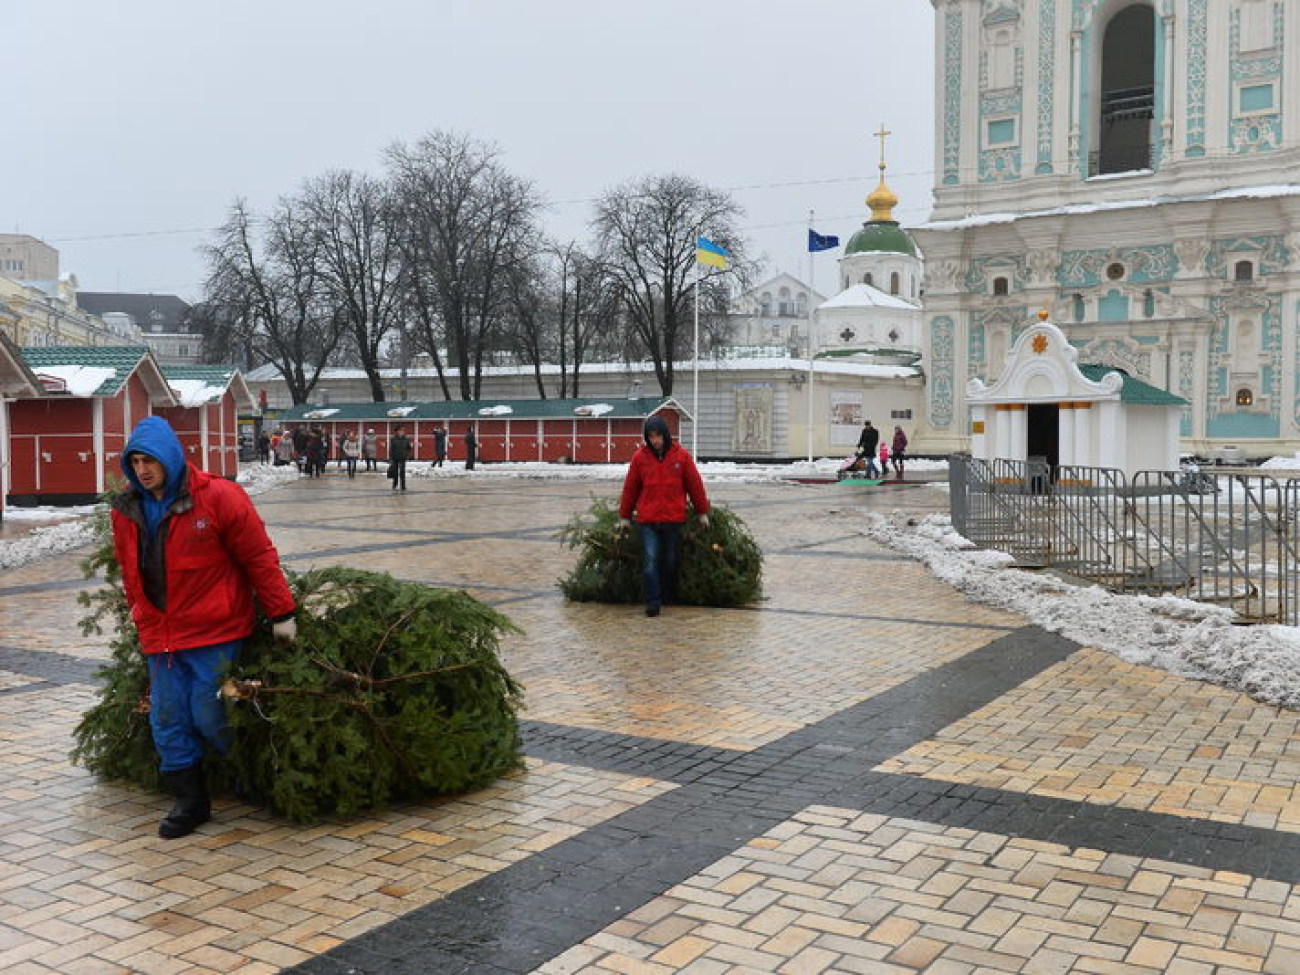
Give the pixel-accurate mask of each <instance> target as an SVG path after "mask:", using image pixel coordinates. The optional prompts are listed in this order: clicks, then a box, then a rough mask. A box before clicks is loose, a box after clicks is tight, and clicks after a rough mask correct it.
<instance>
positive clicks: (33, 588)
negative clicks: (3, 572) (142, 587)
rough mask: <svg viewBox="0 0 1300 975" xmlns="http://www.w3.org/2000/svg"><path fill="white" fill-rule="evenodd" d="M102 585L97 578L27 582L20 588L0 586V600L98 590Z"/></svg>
mask: <svg viewBox="0 0 1300 975" xmlns="http://www.w3.org/2000/svg"><path fill="white" fill-rule="evenodd" d="M103 584H104V580H103V579H101V578H99V577H94V578H90V579H85V578H82V577H80V576H78V577H77V578H76V579H55V580H53V581H51V582H29V583H25V584H23V585H21V586H0V599H4V598H5V597H6V596H25V595H29V594H30V593H34V592H52V591H54V590H62V589H98V588H99V587H100V586H102V585H103Z"/></svg>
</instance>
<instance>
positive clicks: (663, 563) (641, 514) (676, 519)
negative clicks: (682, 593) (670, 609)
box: [618, 416, 709, 616]
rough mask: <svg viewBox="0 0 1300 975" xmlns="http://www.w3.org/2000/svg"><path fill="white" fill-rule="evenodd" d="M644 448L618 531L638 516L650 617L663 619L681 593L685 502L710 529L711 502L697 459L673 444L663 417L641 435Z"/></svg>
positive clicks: (630, 477)
mask: <svg viewBox="0 0 1300 975" xmlns="http://www.w3.org/2000/svg"><path fill="white" fill-rule="evenodd" d="M642 435H643V436H644V438H645V443H644V444H643V445H642V446H640V447H638V448H637V449H636V453H635V454H633V455H632V460H631V462H630V463H629V464H628V467H627V476H626V477H625V478H624V479H623V494H622V496H621V497H620V499H619V504H618V517H619V530H620V531H622V532H627V531H629V530H630V529H631V527H632V516H633V514H634V513H635V515H636V523H637V528H638V530H639V531H640V532H641V575H642V579H643V585H644V590H645V614H646V616H658V615H659V608H660V606H662V605H663V603H665V602H672V601H673V599H674V598H675V596H676V592H677V589H676V587H677V562H678V555H679V553H680V550H681V532H682V525H683V524H685V522H686V502H687V500H688V499H689V501H690V503H691V507H692V508H694V509H695V514H696V516H697V517H698V518H699V520H700V525H701V526H703V527H704V528H708V527H709V498H708V495H707V494H706V493H705V491H704V480H703V478H701V477H700V472H699V470H698V468H696V466H695V459H694V458H693V457H691V455H690V452H689V451H687V449H686V448H685V447H683V446H681V444H677V443H673V438H672V434H671V433H669V431H668V424H667V423H666V422H664V419H663V417H660V416H652V417H650V418H649V419H648V420H646V421H645V428H644V429H643V431H642Z"/></svg>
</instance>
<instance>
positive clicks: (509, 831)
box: [0, 474, 1300, 975]
mask: <svg viewBox="0 0 1300 975" xmlns="http://www.w3.org/2000/svg"><path fill="white" fill-rule="evenodd" d="M410 486H411V490H410V491H408V492H406V493H405V494H397V495H394V494H393V493H392V492H391V491H389V490H388V488H387V482H386V481H385V480H383V479H382V478H381V477H378V476H363V477H360V478H358V479H357V480H356V481H352V482H349V481H347V480H346V479H344V478H333V477H326V478H324V479H322V480H315V481H300V482H296V483H293V484H290V485H288V486H286V487H285V488H283V489H281V490H278V491H275V492H272V493H269V494H265V495H262V496H260V497H259V498H258V499H257V504H258V508H259V510H260V511H261V512H262V515H263V517H264V518H265V519H266V521H267V524H268V527H269V528H270V531H271V533H272V536H273V538H274V539H275V541H276V543H277V545H278V546H279V548H280V551H281V554H282V555H283V557H284V559H285V561H286V563H287V564H288V565H290V566H291V567H293V568H295V569H306V568H309V567H314V566H324V565H350V566H357V567H362V568H367V569H376V570H383V571H390V572H392V573H394V574H395V575H398V576H400V577H401V578H404V579H409V580H413V581H420V582H424V583H427V584H430V585H435V586H447V587H458V588H465V589H467V590H468V591H469V592H471V593H473V594H474V595H475V596H477V597H479V598H480V599H482V600H484V601H485V602H487V603H489V604H491V605H493V606H495V607H497V608H499V609H500V610H501V611H502V612H504V613H506V614H507V615H509V616H510V617H511V618H512V619H513V620H514V621H515V622H516V623H517V624H518V625H519V626H520V627H522V629H523V631H524V632H523V634H522V635H519V636H512V637H509V638H507V640H506V642H505V645H504V653H503V656H504V659H505V663H506V665H507V667H508V668H509V669H510V671H511V673H512V674H513V675H514V676H515V677H516V678H517V679H518V680H519V681H520V682H522V683H523V685H524V686H525V688H526V701H527V708H526V710H525V711H524V712H523V714H522V719H523V724H524V729H523V730H524V741H525V750H526V754H527V767H526V770H525V771H523V772H520V773H518V774H516V775H513V776H510V777H508V778H505V779H502V780H501V781H499V782H498V783H496V784H495V785H493V786H492V787H491V788H489V789H485V790H483V791H481V792H477V793H474V794H472V795H468V796H464V797H459V798H455V799H448V800H440V801H434V802H428V803H421V804H415V805H406V806H401V807H397V808H394V809H391V810H389V811H387V812H385V813H382V814H376V815H373V816H366V817H360V818H357V819H353V820H348V821H345V822H337V821H336V822H326V823H322V824H319V825H316V826H311V827H299V826H293V825H291V824H287V823H284V822H281V821H279V820H276V819H275V818H274V817H271V816H269V815H268V814H266V813H265V812H263V811H261V810H259V809H256V808H253V807H250V806H248V805H245V804H242V803H240V802H238V801H236V800H234V799H221V800H219V801H218V802H217V806H216V811H215V817H214V820H213V821H212V822H211V823H210V824H208V825H206V826H204V827H202V828H201V830H200V831H199V832H198V833H196V834H195V835H193V836H191V837H188V838H186V839H182V840H176V841H163V840H160V839H158V838H157V836H156V833H155V829H156V824H157V820H158V819H159V817H160V816H161V815H162V813H163V812H165V811H166V807H167V806H168V803H167V802H166V800H164V799H163V798H161V797H159V796H156V795H147V794H142V793H140V792H137V791H134V790H132V789H128V788H123V787H121V786H119V785H114V784H110V783H102V782H97V781H95V780H93V779H92V778H91V777H90V776H89V775H88V774H87V773H86V772H85V771H84V770H82V769H80V768H78V767H75V766H72V765H70V764H69V762H68V759H67V754H68V751H69V749H70V747H71V732H72V728H73V727H74V725H75V724H76V722H77V720H78V718H79V716H80V714H81V713H82V712H83V711H84V710H85V709H86V708H87V707H88V706H89V704H90V703H91V701H92V700H93V695H94V671H95V668H96V666H97V665H98V663H99V662H101V661H102V660H104V659H106V656H107V654H106V650H105V648H104V642H103V640H102V638H96V637H93V636H92V637H87V636H83V635H82V634H81V633H80V632H79V631H78V629H77V627H76V620H77V619H78V618H79V617H80V615H81V610H80V608H79V607H78V606H77V603H76V597H77V594H78V593H79V592H81V591H83V590H84V589H85V588H86V587H87V586H92V585H95V583H93V582H90V583H87V582H85V581H83V580H82V579H81V574H80V572H79V570H78V568H77V562H78V560H79V558H80V553H70V554H67V555H61V556H56V557H52V558H49V559H46V560H44V561H42V562H40V563H37V564H34V565H30V566H27V567H24V568H21V569H15V570H8V571H6V572H4V573H3V574H0V736H2V738H3V748H2V749H0V763H3V764H2V765H0V769H2V770H3V773H4V774H3V779H2V780H0V781H2V783H3V784H0V971H3V972H5V973H50V972H69V973H78V975H80V973H100V972H103V973H109V972H112V973H126V972H141V973H172V972H176V973H180V972H195V973H207V972H278V971H282V970H292V971H297V972H302V973H321V975H342V973H372V975H390V973H417V972H418V973H426V972H436V973H451V972H466V973H486V975H496V973H525V972H539V973H548V975H560V973H576V972H589V973H597V972H599V973H607V972H621V973H669V972H687V973H694V975H714V973H741V972H791V973H821V972H828V973H840V972H844V973H851V972H918V971H925V972H934V973H975V972H1069V971H1078V972H1177V973H1187V975H1192V973H1211V972H1216V973H1224V972H1278V973H1282V972H1296V971H1300V896H1297V889H1296V886H1295V885H1296V884H1297V883H1300V796H1298V795H1297V790H1296V783H1297V782H1298V781H1300V715H1297V714H1295V713H1293V712H1286V711H1282V712H1279V711H1278V710H1276V709H1274V708H1270V707H1266V706H1263V705H1259V704H1255V703H1253V702H1251V701H1250V700H1248V699H1247V698H1245V697H1244V696H1242V695H1240V694H1236V693H1234V692H1232V691H1228V690H1225V689H1223V688H1218V687H1213V686H1210V685H1205V684H1199V683H1195V682H1192V681H1188V680H1184V679H1182V678H1179V677H1175V676H1171V675H1169V674H1166V673H1162V672H1159V671H1153V670H1149V669H1146V668H1142V667H1136V666H1134V665H1132V664H1127V663H1124V662H1123V661H1120V660H1118V659H1116V658H1114V657H1112V656H1110V655H1108V654H1104V653H1100V652H1098V651H1096V650H1093V649H1090V648H1088V647H1081V646H1079V645H1076V644H1074V643H1071V642H1069V641H1066V640H1064V639H1062V638H1060V637H1057V636H1054V635H1052V634H1049V633H1046V632H1044V631H1042V630H1040V629H1038V628H1036V627H1033V626H1029V625H1026V623H1025V622H1024V620H1022V619H1021V618H1019V617H1016V616H1014V615H1012V614H1010V613H1006V612H1003V611H1000V610H997V609H993V608H989V607H986V606H980V605H975V604H972V603H969V602H967V601H966V600H965V599H964V598H963V597H962V595H961V594H960V593H957V592H954V591H953V590H951V589H950V588H948V587H947V586H945V585H944V584H942V583H940V582H938V581H936V580H935V579H933V578H932V577H930V575H929V574H928V573H927V572H926V570H925V569H924V567H923V566H921V565H920V564H918V563H916V562H913V561H911V560H909V559H907V558H905V557H903V556H901V555H899V554H897V553H895V552H892V551H890V550H888V549H885V548H882V547H881V546H879V545H877V544H875V543H873V542H871V541H869V540H867V539H865V538H864V537H863V536H862V535H861V534H860V533H859V532H858V531H857V530H856V529H855V528H854V524H855V521H856V520H857V518H858V516H859V515H860V514H861V512H863V511H866V510H879V511H894V510H904V511H909V512H917V513H925V512H929V511H936V510H943V495H942V492H940V491H937V490H935V489H934V488H929V487H924V486H920V485H916V484H912V485H901V486H892V487H891V486H885V487H879V488H870V487H864V486H860V485H857V486H855V485H841V484H823V485H809V484H795V483H765V484H745V483H711V484H710V485H709V488H710V493H711V495H712V497H713V498H714V500H715V502H721V503H724V504H727V505H729V506H730V507H731V508H732V509H733V510H735V511H736V512H737V513H738V514H740V516H741V517H742V518H743V519H744V520H745V522H746V523H747V524H748V525H749V527H750V529H751V530H752V532H753V534H754V535H755V537H756V538H757V539H758V541H759V543H760V544H761V546H762V547H763V550H764V553H765V590H766V598H765V599H764V600H763V601H762V602H761V603H759V604H757V605H754V606H748V607H741V608H735V609H703V608H696V607H668V608H666V610H665V612H664V614H663V615H662V616H661V617H659V618H658V619H655V620H648V619H646V617H645V616H644V615H642V613H641V612H640V607H637V606H606V605H596V604H572V603H568V602H566V601H565V600H564V598H563V597H562V596H561V594H560V592H559V590H558V588H557V586H556V581H557V579H558V578H560V577H561V576H562V575H563V574H564V573H565V572H566V571H567V569H568V566H569V565H570V563H571V559H572V553H570V552H569V551H568V550H566V549H564V548H563V547H562V546H561V545H560V543H559V541H558V539H557V532H558V530H559V529H560V528H561V527H562V526H563V525H564V524H565V523H566V522H567V521H568V520H569V519H570V517H572V515H573V514H575V513H577V512H579V511H582V510H585V509H586V508H587V506H588V505H589V504H590V502H591V498H592V496H593V495H598V496H612V495H614V494H615V493H616V491H617V485H616V484H615V483H613V482H590V481H576V482H561V481H549V480H521V479H508V480H501V479H493V478H491V477H490V476H488V475H487V474H485V475H484V476H482V477H445V478H444V477H439V478H418V477H412V478H411V481H410Z"/></svg>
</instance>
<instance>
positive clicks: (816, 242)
mask: <svg viewBox="0 0 1300 975" xmlns="http://www.w3.org/2000/svg"><path fill="white" fill-rule="evenodd" d="M839 246H840V239H839V238H838V237H836V236H835V235H834V234H825V235H823V234H819V233H817V231H815V230H813V229H812V228H811V227H809V228H808V253H809V254H816V253H817V252H818V251H828V250H830V249H831V248H832V247H839Z"/></svg>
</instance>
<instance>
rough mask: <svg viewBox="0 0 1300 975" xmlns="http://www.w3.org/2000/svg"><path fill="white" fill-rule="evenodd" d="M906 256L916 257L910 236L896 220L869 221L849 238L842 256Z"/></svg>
mask: <svg viewBox="0 0 1300 975" xmlns="http://www.w3.org/2000/svg"><path fill="white" fill-rule="evenodd" d="M882 253H883V254H907V255H909V256H911V257H916V243H915V242H914V241H913V240H912V235H911V234H909V233H908V232H907V231H906V230H904V229H903V228H902V227H900V226H899V225H898V221H897V220H871V221H869V222H867V223H864V224H863V225H862V229H861V230H859V231H858V232H857V233H856V234H854V235H853V236H852V237H850V238H849V242H848V244H847V245H846V246H845V248H844V254H845V256H846V257H847V256H848V255H849V254H882Z"/></svg>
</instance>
